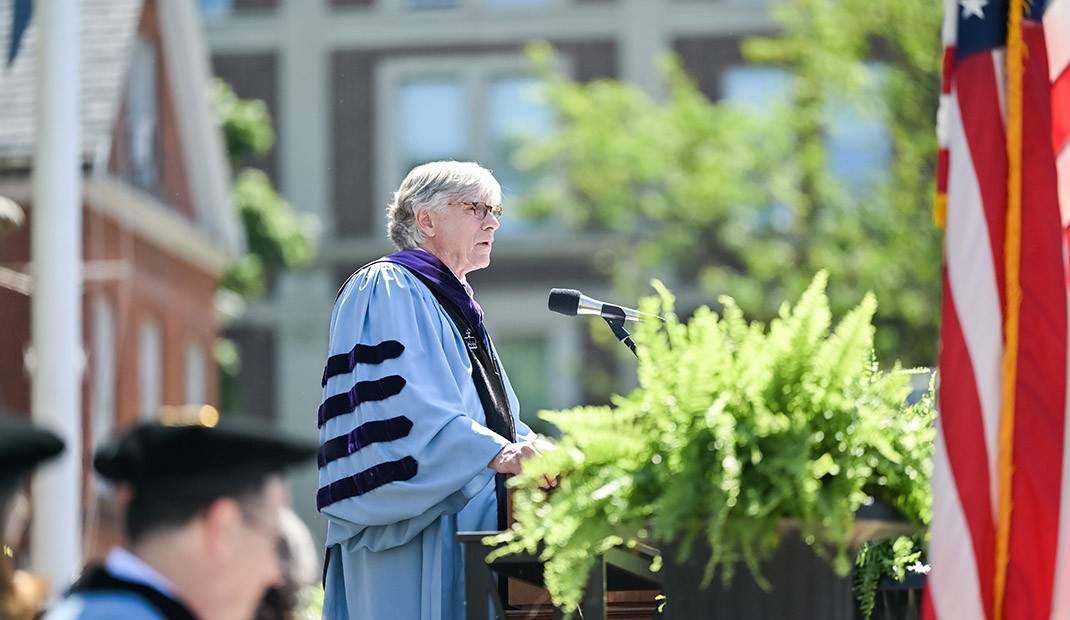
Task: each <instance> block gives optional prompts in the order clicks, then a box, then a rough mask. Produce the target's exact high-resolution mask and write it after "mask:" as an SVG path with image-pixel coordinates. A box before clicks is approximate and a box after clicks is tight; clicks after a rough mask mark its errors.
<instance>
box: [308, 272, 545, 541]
mask: <svg viewBox="0 0 1070 620" xmlns="http://www.w3.org/2000/svg"><path fill="white" fill-rule="evenodd" d="M389 341H395V342H396V343H400V347H399V346H397V345H383V343H388V342H389ZM358 345H359V346H358ZM360 347H367V348H374V347H379V349H378V350H380V351H389V353H388V355H385V356H384V355H381V354H380V355H378V356H377V355H375V354H372V355H352V352H353V351H354V350H357V349H360ZM355 348H356V349H355ZM367 348H366V349H363V351H367V350H369V349H367ZM399 348H400V349H401V350H400V353H397V351H398V349H399ZM329 352H330V355H331V356H339V355H344V354H347V353H350V354H351V355H350V358H351V359H353V358H362V357H363V358H364V359H365V360H366V361H364V362H361V361H359V360H358V361H357V362H356V363H355V364H353V369H352V371H351V372H347V373H345V372H343V373H341V374H337V375H335V376H332V377H329V378H328V379H327V381H326V385H325V387H324V391H323V402H324V405H322V406H321V408H320V419H321V422H322V425H321V427H320V442H321V446H322V448H321V457H320V469H319V479H320V491H319V493H318V497H317V500H318V501H317V504H318V505H319V507H320V510H321V511H322V513H323V514H324V515H325V516H326V517H327V518H328V520H329V521H330V524H331V526H332V527H331V529H332V531H331V532H329V534H328V544H333V543H339V542H343V541H348V542H349V544H359V545H361V546H367V547H369V548H372V549H373V550H375V549H381V548H390V547H392V546H396V545H400V544H404V543H405V542H407V541H408V540H411V538H412V537H414V536H416V535H417V534H419V533H420V532H421V531H422V530H423V529H424V528H426V527H427V525H429V524H430V523H432V522H433V521H434V520H435V519H437V518H438V517H440V516H442V515H444V514H451V513H455V512H457V511H459V510H460V509H461V508H463V507H464V505H465V503H466V502H467V501H468V500H469V499H470V498H472V497H473V496H475V495H476V493H478V492H479V491H480V490H481V489H483V488H484V487H485V486H486V485H487V484H489V483H490V482H491V480H492V479H493V476H494V471H493V470H491V469H489V468H488V467H487V464H488V463H489V462H490V460H491V459H492V458H493V457H494V456H495V455H496V454H497V453H498V452H499V451H500V450H501V449H502V448H503V447H504V446H506V445H508V443H509V442H508V440H506V439H505V438H503V437H501V436H500V435H498V434H497V433H494V432H493V431H491V430H490V429H488V428H487V427H486V425H485V415H484V412H483V409H482V405H481V404H480V401H479V396H478V393H477V392H476V388H475V384H474V382H473V380H472V368H471V362H470V361H469V358H468V354H467V350H466V349H465V348H464V342H463V340H462V339H461V335H460V333H459V332H458V331H457V329H456V328H455V326H454V325H453V323H452V321H451V320H450V319H449V317H448V315H446V313H445V311H444V310H443V309H442V308H441V306H440V305H439V304H438V302H437V301H436V300H435V298H434V296H433V295H432V293H431V292H430V291H429V290H428V289H427V287H426V286H424V285H423V284H422V283H421V282H419V281H418V280H417V279H416V278H415V276H413V275H412V274H410V273H409V272H408V271H407V270H406V269H405V268H403V267H400V266H397V265H392V264H389V263H379V264H375V265H372V266H371V267H369V268H367V269H365V270H364V271H363V272H361V273H360V274H357V276H355V277H354V278H353V279H352V280H351V281H350V283H349V284H348V285H347V286H346V287H345V289H344V290H343V292H342V294H341V295H340V296H339V299H338V300H337V302H336V303H335V309H334V313H333V315H332V318H331V331H330V345H329ZM393 353H397V355H396V356H393V357H389V358H387V359H381V360H378V357H384V358H385V357H388V356H389V355H392V354H393ZM377 360H378V361H377ZM510 392H511V389H510ZM513 398H514V399H515V396H514V397H513ZM347 399H348V400H347ZM339 403H341V404H340V405H339ZM332 404H333V407H331V406H329V405H332ZM350 405H353V406H352V407H350ZM523 428H524V430H527V427H526V426H525V427H523ZM518 430H519V429H518ZM528 432H530V431H528ZM339 438H345V439H339ZM332 440H333V441H332ZM328 443H331V445H332V446H333V448H335V450H334V453H333V454H330V455H329V454H326V453H327V452H328V450H327V444H328ZM338 449H341V450H342V453H343V454H342V456H338ZM331 457H333V458H331ZM325 461H326V462H325ZM356 539H359V540H356Z"/></svg>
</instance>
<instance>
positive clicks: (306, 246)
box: [211, 78, 316, 412]
mask: <svg viewBox="0 0 1070 620" xmlns="http://www.w3.org/2000/svg"><path fill="white" fill-rule="evenodd" d="M211 96H212V103H213V104H214V106H215V111H216V115H217V116H218V118H219V123H220V128H221V130H222V132H223V142H224V144H225V145H226V149H227V159H228V161H229V163H230V169H231V170H232V171H233V172H234V186H233V187H232V189H231V192H232V197H233V199H234V205H235V207H236V208H237V209H238V213H239V215H240V216H241V221H242V225H243V227H244V230H245V239H246V243H247V244H248V253H246V254H245V256H242V257H241V258H240V259H239V260H238V261H237V262H235V263H234V264H233V265H231V267H230V268H229V269H228V270H227V271H226V273H224V274H223V277H222V279H221V280H220V286H222V287H223V288H224V289H226V290H228V291H230V292H231V293H234V294H236V295H238V296H239V297H241V298H243V299H245V300H250V299H255V298H257V297H259V296H260V295H262V294H263V292H264V289H265V282H266V281H267V277H268V273H269V272H270V271H272V270H280V269H286V268H293V267H300V266H303V265H307V264H308V263H309V262H311V261H312V259H313V258H314V256H315V245H314V239H315V226H316V222H315V219H314V218H313V217H312V216H311V215H308V214H298V213H296V212H294V210H293V208H292V207H291V206H290V204H289V203H288V202H286V199H284V198H283V197H282V196H280V195H279V193H278V192H277V191H276V190H275V187H274V186H273V185H272V183H271V179H270V178H269V177H268V176H267V175H266V174H264V172H263V171H261V170H258V169H256V168H252V167H245V164H246V163H247V162H248V161H249V160H250V159H251V158H253V157H256V156H259V155H264V154H266V153H267V152H269V151H270V150H271V148H272V146H274V144H275V132H274V130H272V128H271V115H270V114H269V113H268V110H267V106H266V105H264V102H263V101H260V100H246V99H239V98H238V97H237V95H235V94H234V91H233V90H232V89H231V87H230V85H229V84H227V83H226V82H224V81H223V80H221V79H218V78H216V79H214V80H213V81H212V84H211ZM215 357H216V363H217V364H218V366H219V370H220V393H221V401H222V402H221V405H222V410H223V411H224V412H232V411H237V410H240V409H241V398H240V396H239V391H238V385H237V377H238V372H239V370H240V367H241V357H240V353H239V351H238V347H237V346H236V345H235V343H234V342H233V341H231V340H230V339H228V338H220V339H219V340H218V341H217V342H216V346H215Z"/></svg>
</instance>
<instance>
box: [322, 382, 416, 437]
mask: <svg viewBox="0 0 1070 620" xmlns="http://www.w3.org/2000/svg"><path fill="white" fill-rule="evenodd" d="M403 387H405V378H404V377H402V376H401V375H389V376H386V377H383V378H382V379H378V380H376V381H358V382H357V384H356V385H354V386H353V389H351V390H349V391H348V392H342V393H341V394H335V395H334V396H331V397H329V398H328V399H327V400H325V401H323V404H322V405H320V409H319V426H320V428H322V427H323V425H324V423H326V422H327V420H330V419H331V418H334V417H337V416H340V415H344V414H346V413H350V412H352V411H353V410H354V409H356V408H357V405H359V404H361V403H366V402H371V401H375V400H384V399H387V398H390V397H391V396H394V395H395V394H397V393H399V392H401V388H403Z"/></svg>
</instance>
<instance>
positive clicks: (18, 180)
mask: <svg viewBox="0 0 1070 620" xmlns="http://www.w3.org/2000/svg"><path fill="white" fill-rule="evenodd" d="M11 6H12V3H10V2H4V3H0V24H4V25H5V26H6V25H7V24H10V23H11V15H10V11H11ZM81 17H82V23H81V49H80V56H81V67H80V69H81V80H82V89H81V93H82V94H81V110H80V120H81V128H82V129H81V131H82V141H81V149H80V154H81V164H82V171H83V174H82V204H81V208H82V222H83V226H82V244H83V254H82V260H83V265H84V266H83V291H84V295H83V303H82V308H83V315H82V333H83V347H82V351H83V353H84V361H85V366H84V367H85V372H84V379H83V382H82V385H83V398H82V403H83V411H82V412H81V413H82V428H83V436H84V443H85V449H84V450H83V454H84V461H83V462H84V464H85V465H86V466H88V461H89V456H90V454H91V446H93V445H95V444H96V443H97V442H98V441H99V440H100V439H102V438H103V437H105V436H106V435H108V434H109V433H110V432H111V431H112V430H113V429H114V428H115V427H118V426H123V425H128V424H130V423H133V422H135V421H137V420H138V419H142V418H146V417H152V416H156V415H157V414H158V412H159V410H160V408H161V406H165V405H179V404H184V403H208V404H215V403H216V402H217V399H218V391H219V388H218V378H217V377H218V374H217V371H216V365H215V362H214V356H213V345H214V342H215V340H216V337H217V332H218V324H219V320H218V317H217V309H216V289H217V282H218V279H219V276H220V274H221V272H222V271H223V270H224V269H225V268H226V266H227V265H228V264H229V263H230V262H231V261H232V260H233V259H234V258H236V257H237V256H239V255H240V253H241V252H243V251H244V236H243V233H242V231H241V228H240V224H239V222H238V219H237V216H236V213H235V211H234V208H233V206H232V203H231V201H230V196H229V191H230V189H229V184H230V179H229V171H228V169H227V164H226V159H225V157H224V151H223V147H222V140H221V138H220V135H219V131H218V128H217V123H216V121H215V118H214V115H213V113H212V111H211V109H210V106H209V99H208V95H207V90H206V89H207V81H208V79H209V77H210V73H209V70H208V60H207V54H206V52H205V47H204V42H203V32H202V22H201V16H200V14H199V12H198V11H197V7H196V4H195V3H194V2H192V0H190V1H188V2H187V1H175V0H166V1H161V0H85V2H84V3H83V7H82V11H81ZM36 39H37V26H36V24H35V22H31V24H30V27H29V29H28V30H27V32H26V35H25V36H24V38H23V41H22V45H21V50H20V52H19V54H18V56H17V57H16V59H15V61H14V63H13V64H12V65H11V66H9V67H7V68H6V69H3V70H0V196H5V197H7V198H8V199H10V200H13V201H14V202H16V203H18V204H19V205H20V207H21V209H22V210H23V211H24V213H25V216H26V221H25V223H24V224H23V225H22V226H21V227H20V228H18V229H17V230H15V231H13V232H9V233H7V234H6V235H5V236H3V237H2V238H0V324H2V325H3V326H4V328H3V329H0V410H6V411H10V412H15V413H22V414H28V412H29V411H30V406H31V403H30V398H31V396H30V395H31V388H30V386H31V376H32V373H34V372H42V373H47V372H48V369H45V368H35V367H34V356H33V352H32V348H31V344H32V342H31V325H30V318H31V301H32V296H33V279H32V275H31V274H32V266H31V265H30V260H31V252H30V238H31V234H30V230H31V228H32V227H33V226H34V196H33V186H32V182H31V173H32V166H33V154H34V148H35V147H34V122H35V120H34V114H35V97H36V95H35V86H36V84H35V81H36V70H35V64H36V58H35V56H36ZM5 47H6V46H5ZM45 329H47V327H46V328H45ZM87 505H90V506H92V502H87Z"/></svg>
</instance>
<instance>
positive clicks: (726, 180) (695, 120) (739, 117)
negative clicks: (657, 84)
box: [518, 0, 941, 365]
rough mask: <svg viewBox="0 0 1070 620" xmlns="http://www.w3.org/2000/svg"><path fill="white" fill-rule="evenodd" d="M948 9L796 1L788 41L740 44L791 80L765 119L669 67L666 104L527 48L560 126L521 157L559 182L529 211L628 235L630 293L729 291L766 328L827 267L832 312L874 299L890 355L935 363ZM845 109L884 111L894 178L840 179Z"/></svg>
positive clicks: (885, 355)
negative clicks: (716, 97) (942, 29)
mask: <svg viewBox="0 0 1070 620" xmlns="http://www.w3.org/2000/svg"><path fill="white" fill-rule="evenodd" d="M940 9H941V5H939V4H938V3H933V2H930V1H929V0H898V1H897V2H885V3H874V2H868V1H863V0H785V1H784V2H782V3H781V4H779V5H777V6H776V7H774V9H773V12H774V16H775V19H776V20H777V22H778V24H779V25H780V31H779V34H777V35H775V36H770V37H755V38H750V39H747V40H746V41H745V42H744V44H743V52H744V57H745V58H746V59H747V61H748V62H749V63H754V64H764V65H771V66H776V67H780V68H782V69H784V70H786V72H787V74H788V75H790V94H789V96H788V97H787V103H786V104H785V105H780V106H774V107H773V108H772V109H771V110H769V109H766V110H758V109H744V108H743V107H741V106H740V105H739V104H738V103H737V104H733V103H730V102H711V101H710V100H709V99H707V98H706V97H705V96H704V95H703V94H702V93H701V92H700V91H699V90H698V88H697V87H696V86H695V84H694V82H693V81H692V79H691V78H690V77H689V76H688V75H687V74H686V72H685V71H684V69H683V68H682V67H681V66H680V63H679V62H678V61H676V60H675V59H672V58H670V59H667V60H666V62H665V63H664V75H665V78H666V82H667V84H666V95H665V96H664V97H662V98H659V99H654V98H651V97H650V96H648V95H647V94H645V93H644V92H642V91H640V90H639V89H638V88H636V87H634V86H632V85H629V84H626V83H623V82H619V81H614V80H596V81H593V82H590V83H582V84H581V83H576V82H572V81H569V80H567V79H564V78H562V77H561V76H560V75H558V74H556V73H555V72H554V71H553V69H552V67H553V66H554V61H553V51H552V50H551V49H550V48H549V47H548V46H546V45H536V46H533V47H532V49H531V57H532V59H533V61H534V63H535V65H536V66H537V67H538V68H539V70H540V71H541V72H542V74H543V75H544V77H545V79H546V83H547V93H548V97H549V100H550V102H551V104H552V106H553V107H554V108H555V110H556V113H557V121H558V123H557V126H556V128H555V130H554V132H553V133H552V134H551V135H550V136H548V137H547V138H546V139H545V140H543V141H540V142H538V143H536V144H531V145H529V146H528V147H526V148H525V149H523V150H522V151H521V152H520V153H519V157H518V161H519V163H520V165H521V166H523V167H526V168H530V169H536V170H539V169H543V170H545V169H559V170H561V171H562V175H556V176H555V175H544V176H543V178H544V181H543V182H542V183H540V184H538V185H536V187H535V189H534V190H533V192H532V193H531V194H530V195H529V196H528V197H527V199H526V201H525V208H526V209H527V210H528V211H529V212H530V213H533V214H547V213H551V212H560V214H561V215H562V216H564V217H566V218H569V219H570V220H571V222H572V223H573V225H575V226H577V227H579V228H585V229H599V230H601V229H609V230H610V231H613V232H616V233H619V234H621V235H623V236H624V237H625V239H626V240H627V243H622V244H620V246H619V247H620V250H619V253H620V256H618V257H616V259H615V260H614V261H611V262H612V264H614V265H616V266H618V268H617V270H616V271H615V273H614V274H613V275H614V277H615V282H616V284H617V285H618V286H620V287H622V288H624V289H626V291H627V292H628V293H629V294H635V293H637V292H638V287H640V286H644V285H645V284H646V280H647V279H648V278H649V277H650V276H651V275H654V274H656V275H658V277H660V278H662V279H664V280H666V281H669V282H672V283H673V285H674V287H675V288H677V289H678V290H681V289H683V288H684V287H685V286H687V285H694V286H696V287H697V289H698V290H699V291H700V292H701V293H702V294H703V297H704V298H714V297H715V296H716V295H719V294H727V295H730V296H732V297H734V298H735V299H736V300H737V301H738V302H739V304H740V305H741V307H743V308H745V309H746V310H747V311H748V313H750V314H751V315H753V316H755V317H756V318H758V319H761V320H768V319H770V318H772V317H773V316H775V315H776V311H777V308H778V306H779V305H780V303H781V300H783V299H787V298H792V297H795V296H797V295H798V294H799V293H800V292H801V291H802V290H803V289H804V288H805V287H806V285H807V283H808V282H809V281H810V280H811V278H812V277H813V275H814V273H815V272H817V271H819V270H826V271H828V272H829V275H830V278H829V279H830V281H831V282H834V283H835V285H834V286H833V287H831V288H830V290H829V292H828V294H829V297H830V299H831V302H832V305H833V311H834V312H844V311H846V310H847V309H848V308H849V307H850V305H851V303H853V301H854V300H857V299H858V298H860V297H861V296H862V295H863V294H864V293H865V292H866V291H874V292H875V293H876V295H877V297H878V299H879V301H880V313H879V314H878V316H877V317H876V318H875V323H876V324H877V328H878V329H877V334H878V341H877V343H876V347H877V352H878V355H879V356H880V357H881V358H882V359H884V360H891V359H895V358H900V359H903V360H904V361H905V362H906V363H908V364H911V365H913V364H925V365H931V364H932V363H933V362H934V361H935V351H936V342H937V324H938V318H939V299H940V232H939V231H938V230H936V229H934V227H933V226H932V224H931V221H932V220H931V210H932V196H933V191H934V189H933V188H934V183H933V179H934V171H935V163H934V162H935V152H936V139H935V130H934V122H935V118H936V107H937V103H938V96H939V68H940V42H939V23H940ZM844 105H849V106H852V108H853V111H854V112H855V113H857V114H872V115H876V116H877V117H878V118H880V119H881V120H882V122H883V124H884V126H885V127H887V129H888V133H889V136H890V139H891V143H892V157H891V164H890V167H889V170H887V171H886V174H885V175H884V176H883V177H882V178H881V179H879V180H877V181H875V182H874V183H873V184H871V185H869V186H867V187H855V188H854V189H852V187H851V186H850V184H849V183H845V180H844V179H840V178H837V177H836V176H834V175H833V174H832V173H831V172H830V169H829V165H828V139H827V136H828V135H829V129H830V125H831V122H832V120H833V116H834V115H835V114H836V111H837V110H838V109H842V106H844ZM837 106H840V107H837ZM562 178H563V179H564V182H563V183H562ZM849 181H855V180H849ZM635 274H643V275H642V277H641V278H637V277H636V275H635Z"/></svg>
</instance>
